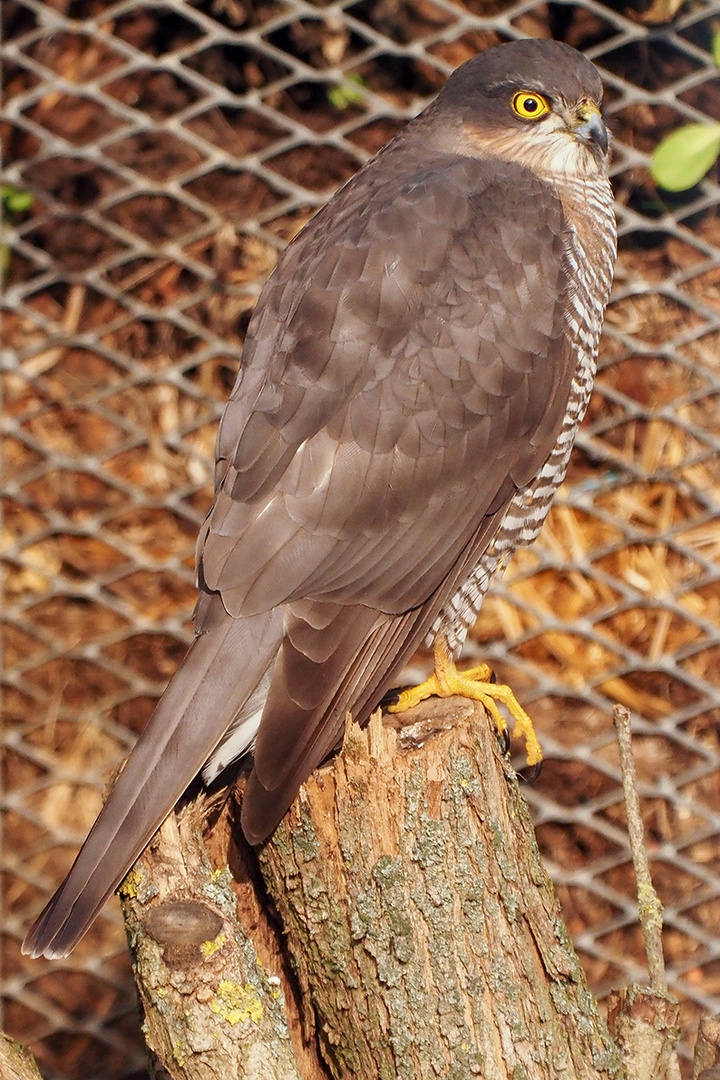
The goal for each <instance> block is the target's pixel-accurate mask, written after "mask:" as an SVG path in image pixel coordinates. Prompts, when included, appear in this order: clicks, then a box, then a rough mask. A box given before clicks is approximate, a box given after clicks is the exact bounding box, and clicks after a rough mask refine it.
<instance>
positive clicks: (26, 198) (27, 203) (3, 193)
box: [0, 184, 33, 214]
mask: <svg viewBox="0 0 720 1080" xmlns="http://www.w3.org/2000/svg"><path fill="white" fill-rule="evenodd" d="M0 198H1V199H2V205H3V208H4V209H5V210H6V211H7V213H8V214H24V213H25V211H26V210H29V209H30V207H31V206H32V204H33V195H32V192H30V191H21V190H20V188H14V187H10V186H9V185H8V184H3V186H2V188H0Z"/></svg>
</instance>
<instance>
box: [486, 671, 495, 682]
mask: <svg viewBox="0 0 720 1080" xmlns="http://www.w3.org/2000/svg"><path fill="white" fill-rule="evenodd" d="M487 681H488V682H489V683H496V682H497V675H496V674H495V672H494V671H493V670H492V668H491V669H490V674H489V675H488V677H487Z"/></svg>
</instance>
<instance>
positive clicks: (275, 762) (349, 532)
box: [25, 40, 615, 957]
mask: <svg viewBox="0 0 720 1080" xmlns="http://www.w3.org/2000/svg"><path fill="white" fill-rule="evenodd" d="M601 93H602V88H601V83H600V78H599V76H598V73H597V71H596V69H595V68H594V66H593V65H592V64H591V63H590V62H589V61H588V60H587V59H585V58H584V57H583V56H582V55H581V54H580V53H578V52H576V51H575V50H573V49H571V48H570V47H569V46H566V45H563V44H559V43H557V42H552V41H536V40H524V41H516V42H513V43H510V44H507V45H501V46H499V47H497V48H494V49H489V50H488V51H486V52H484V53H482V54H481V55H479V56H477V57H475V58H473V59H472V60H470V61H468V62H467V63H466V64H464V65H463V66H462V67H460V68H459V69H458V70H457V71H456V72H455V73H454V74H453V75H452V76H451V77H450V79H449V80H448V82H447V84H446V86H445V87H444V89H443V90H442V91H441V92H440V94H439V95H438V97H437V98H436V100H435V101H434V102H433V103H432V104H431V105H430V106H429V108H427V109H426V110H425V111H424V112H423V113H421V115H420V116H418V117H417V118H416V119H415V120H413V121H412V122H411V123H410V124H409V125H408V126H407V127H406V128H405V129H404V130H403V131H402V132H401V133H400V134H399V135H398V136H397V137H396V138H395V139H393V141H392V142H391V143H390V144H389V145H388V146H386V147H385V148H384V149H383V150H382V151H381V152H380V153H379V154H377V155H376V157H375V158H374V159H373V160H372V161H370V162H369V163H368V164H367V165H366V166H365V167H364V168H362V169H361V170H360V171H359V172H358V173H357V174H356V175H355V176H354V177H353V178H352V179H351V180H350V181H349V182H348V183H347V184H345V186H344V187H343V188H342V189H341V190H340V191H339V192H338V193H337V194H336V195H335V196H334V198H332V199H331V200H330V202H329V203H328V204H327V205H326V206H325V207H324V208H323V209H322V210H321V211H320V212H319V213H318V214H317V215H316V216H315V217H314V218H313V220H312V221H311V222H310V223H309V224H308V225H307V226H306V228H305V229H304V230H303V231H302V232H301V233H300V234H299V235H298V237H297V238H296V239H295V240H294V241H293V242H292V243H291V244H290V245H289V246H288V247H287V249H286V250H285V252H284V254H283V255H282V257H281V258H280V260H279V262H278V265H277V268H276V269H275V271H274V272H273V274H272V275H271V276H270V278H269V280H268V282H267V284H266V285H265V287H264V289H263V291H262V293H261V296H260V299H259V302H258V304H257V308H256V310H255V313H254V315H253V318H252V320H251V323H250V326H249V329H248V333H247V339H246V342H245V347H244V351H243V357H242V366H241V370H240V374H239V376H238V379H237V382H236V385H235V388H234V390H233V392H232V396H231V398H230V401H229V403H228V405H227V407H226V409H225V413H224V415H223V418H222V421H221V424H220V432H219V437H218V445H217V465H216V473H215V489H216V491H215V500H214V503H213V506H212V508H211V510H210V513H209V514H208V517H207V520H206V522H205V524H204V526H203V528H202V531H201V535H200V539H199V543H198V586H199V590H200V597H199V600H198V604H197V608H196V615H195V619H196V622H195V626H196V637H195V640H194V642H193V644H192V645H191V647H190V649H189V651H188V653H187V656H186V658H185V660H184V661H183V663H182V665H181V667H180V669H179V671H178V672H177V674H176V675H175V677H174V679H173V680H172V682H171V683H170V685H169V687H168V689H167V691H166V692H165V694H164V696H163V697H162V699H161V700H160V702H159V704H158V706H157V708H156V710H155V712H154V714H153V716H152V718H151V719H150V721H149V723H148V726H147V728H146V730H145V732H144V733H143V735H142V737H141V738H140V740H139V742H138V744H137V746H136V748H135V749H134V751H133V752H132V754H131V756H130V758H129V760H128V762H127V764H126V766H125V768H124V769H123V771H122V772H121V774H120V776H119V778H118V780H117V782H116V784H115V786H114V788H113V790H112V792H111V793H110V796H109V798H108V800H107V803H106V805H105V807H104V809H103V811H102V813H101V814H100V816H99V818H98V820H97V822H96V823H95V825H94V827H93V829H92V831H91V833H90V835H89V837H88V839H87V840H86V842H85V845H84V846H83V848H82V850H81V852H80V854H79V856H78V858H77V860H76V862H75V864H74V866H73V868H72V869H71V871H70V873H69V875H68V877H67V879H66V880H65V883H64V884H63V885H62V886H61V888H60V889H59V890H58V892H57V893H56V895H55V896H54V897H53V899H52V900H51V901H50V903H49V904H48V905H47V907H46V908H45V911H44V912H43V914H42V915H41V917H40V918H39V920H38V921H37V923H36V924H35V926H34V927H33V929H32V930H31V931H30V933H29V935H28V937H27V939H26V942H25V949H26V951H29V952H31V953H32V954H33V955H39V954H42V953H44V954H45V955H47V956H50V957H56V956H63V955H65V954H66V953H67V952H69V951H70V949H72V947H73V946H74V945H75V943H76V942H77V941H78V939H79V938H80V937H81V936H82V934H83V933H84V932H85V930H86V929H87V927H88V926H89V924H90V923H91V921H92V920H93V918H94V917H95V915H96V914H97V912H98V911H99V909H100V907H101V906H102V904H103V903H104V901H105V899H106V898H107V896H108V895H109V893H110V892H111V891H112V890H113V889H114V888H115V887H116V886H117V884H118V883H119V882H120V881H121V880H122V878H123V877H124V875H125V874H126V873H127V871H128V869H129V868H130V867H131V865H132V863H133V861H134V860H135V858H136V857H137V856H138V854H139V853H140V852H141V851H142V849H143V848H144V846H145V845H146V844H147V842H148V841H149V840H150V838H151V836H152V835H153V833H154V832H155V830H156V829H157V828H158V826H159V825H160V823H161V822H162V821H163V819H164V818H165V816H166V815H167V814H168V813H169V811H170V810H171V809H172V807H173V805H174V804H175V802H176V801H177V799H178V798H179V796H180V795H181V794H182V792H183V791H184V789H185V788H186V786H187V785H188V784H189V783H190V781H192V780H193V778H194V777H195V775H196V774H197V773H198V772H199V771H202V774H203V776H204V778H205V779H206V780H210V779H212V778H213V777H214V776H215V775H217V773H218V772H219V771H221V770H222V769H223V768H224V767H225V766H226V765H228V764H229V763H231V762H232V761H234V760H235V759H236V758H238V757H239V756H240V755H242V754H243V753H245V752H247V751H252V754H253V767H252V772H251V774H250V777H249V780H248V784H247V789H246V794H245V798H244V803H243V810H242V824H243V829H244V831H245V833H246V835H247V837H248V839H249V840H250V841H252V842H258V841H260V840H262V839H263V838H264V837H266V836H267V835H268V834H269V833H270V832H271V831H272V829H273V828H274V827H275V825H276V824H277V822H278V821H279V820H280V818H281V817H282V815H283V814H284V812H285V810H286V809H287V807H288V806H289V804H290V802H291V801H292V799H293V797H294V796H295V794H296V792H297V790H298V788H299V786H300V784H301V783H302V781H303V780H305V779H306V778H307V776H308V775H309V774H310V773H311V772H312V770H313V769H314V768H315V767H316V766H317V765H319V764H320V763H321V762H322V761H323V759H324V758H325V757H326V756H327V755H328V754H329V753H330V752H331V751H332V750H333V748H334V747H336V746H337V744H338V742H339V739H340V737H341V735H342V731H343V725H344V722H345V717H346V713H347V712H348V711H349V712H351V713H352V714H353V716H354V717H355V719H356V720H358V721H360V722H363V721H365V720H367V718H368V716H369V715H370V713H371V711H372V710H373V709H374V708H375V707H376V706H377V703H378V702H379V701H380V699H381V698H382V697H383V695H384V694H386V692H387V691H388V689H389V688H390V687H391V686H393V684H394V682H395V681H397V676H398V673H399V672H400V670H401V669H402V667H403V665H405V664H406V662H407V661H408V659H409V658H410V657H411V656H412V654H413V653H414V652H415V650H416V649H417V648H418V646H419V645H421V644H422V643H423V642H428V643H430V644H432V645H433V647H434V650H435V668H436V671H435V676H434V681H433V682H431V684H430V685H429V686H426V688H425V690H424V691H420V693H419V694H417V695H415V697H413V694H412V692H410V696H409V697H408V696H406V698H405V699H404V700H403V699H401V702H400V707H403V706H404V705H406V704H408V703H412V701H413V700H416V699H417V697H419V696H422V694H423V693H428V692H435V691H438V692H443V693H451V692H454V690H456V689H458V688H459V689H460V690H461V691H462V692H465V690H467V692H468V693H473V690H472V687H471V686H469V684H467V683H466V682H463V681H462V679H460V680H458V676H457V672H456V670H455V666H454V661H455V660H456V658H457V656H458V654H459V651H460V648H461V646H462V643H463V639H464V637H465V635H466V632H467V629H468V627H469V626H470V625H471V624H472V622H473V620H474V619H475V617H476V615H477V613H478V610H479V608H480V604H481V602H482V598H483V595H484V594H485V592H486V590H487V587H488V584H489V582H490V580H491V578H492V576H493V574H494V573H496V572H497V570H498V568H499V567H501V566H502V564H503V563H504V562H505V561H506V559H507V557H508V556H509V555H510V554H511V553H512V551H513V550H514V549H515V548H516V547H517V546H518V545H519V544H521V543H526V542H527V541H529V540H532V539H533V538H534V537H535V536H536V535H537V533H538V531H539V529H540V526H541V524H542V522H543V520H544V518H545V515H546V513H547V511H548V508H549V506H550V502H551V499H552V496H553V494H554V492H555V490H556V488H557V487H558V485H559V483H560V482H561V480H562V479H563V477H564V475H565V470H566V468H567V464H568V457H569V454H570V450H571V446H572V443H573V439H574V436H575V432H576V430H577V427H578V424H579V422H580V420H581V419H582V416H583V414H584V411H585V408H586V406H587V402H588V397H589V394H590V389H591V384H592V379H593V374H594V369H595V361H596V354H597V348H598V339H599V335H600V329H601V324H602V318H603V311H604V308H605V304H606V301H607V298H608V292H609V289H610V284H611V278H612V269H613V263H614V257H615V222H614V216H613V204H612V195H611V190H610V185H609V182H608V176H607V154H608V133H607V129H606V127H605V125H604V123H603V121H602V119H601V117H600V100H601ZM474 676H475V680H476V682H475V684H474V685H476V686H477V687H479V689H478V693H477V695H476V696H480V698H481V700H484V701H486V703H487V704H488V707H489V708H490V710H491V712H493V710H494V715H495V718H496V722H497V723H498V724H499V725H502V723H503V721H502V718H501V714H500V712H499V710H498V708H497V705H496V704H495V702H496V701H498V700H499V701H500V702H503V701H504V702H505V703H506V704H509V706H510V708H511V710H512V711H514V713H515V715H516V717H517V718H519V719H520V724H521V727H522V726H523V725H524V720H523V717H524V713H522V710H521V709H520V708H519V706H517V705H516V703H515V702H514V699H512V695H510V692H509V691H507V692H505V689H504V688H498V687H495V688H494V689H493V688H492V687H490V686H489V684H488V682H487V673H486V672H485V671H476V672H475V673H474ZM478 679H479V680H480V681H479V682H478V681H477V680H478ZM483 679H484V680H485V681H483ZM503 694H505V696H503ZM489 695H492V696H489ZM525 730H526V735H527V737H528V752H529V758H530V759H531V760H532V759H533V758H534V759H537V757H538V755H539V750H538V748H537V745H536V743H535V742H534V734H533V733H532V729H531V726H529V725H525Z"/></svg>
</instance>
